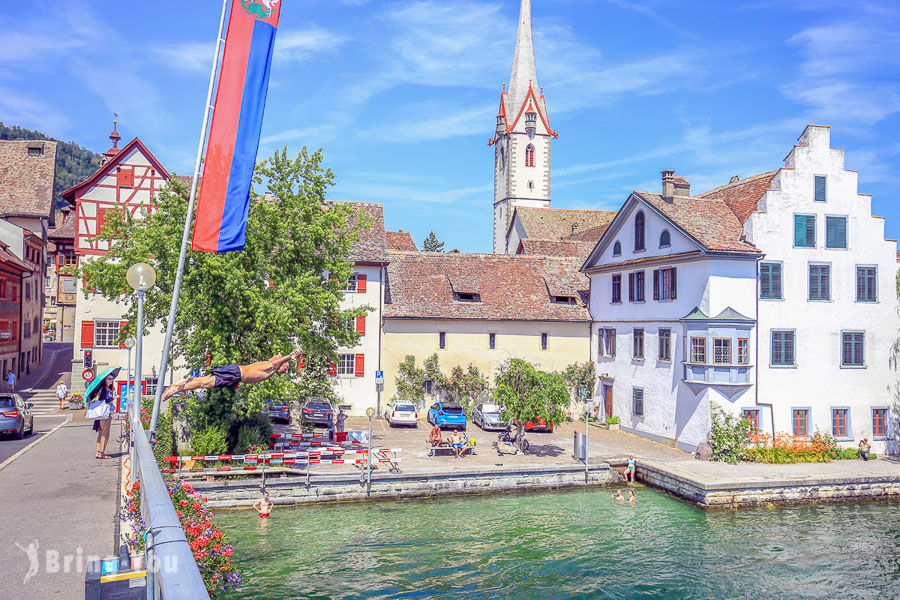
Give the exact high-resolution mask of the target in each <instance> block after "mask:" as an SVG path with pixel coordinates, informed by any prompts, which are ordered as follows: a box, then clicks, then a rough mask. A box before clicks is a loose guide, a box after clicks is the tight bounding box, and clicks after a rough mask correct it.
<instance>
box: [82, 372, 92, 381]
mask: <svg viewBox="0 0 900 600" xmlns="http://www.w3.org/2000/svg"><path fill="white" fill-rule="evenodd" d="M81 378H82V379H84V380H85V381H90V380H91V379H93V378H94V371H93V370H92V369H85V370H84V371H83V372H82V373H81Z"/></svg>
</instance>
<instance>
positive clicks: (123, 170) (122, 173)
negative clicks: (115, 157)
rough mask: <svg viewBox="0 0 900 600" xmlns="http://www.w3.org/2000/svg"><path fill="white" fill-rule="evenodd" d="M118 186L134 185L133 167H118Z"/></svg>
mask: <svg viewBox="0 0 900 600" xmlns="http://www.w3.org/2000/svg"><path fill="white" fill-rule="evenodd" d="M117 175H118V181H119V187H134V167H119V171H118V173H117Z"/></svg>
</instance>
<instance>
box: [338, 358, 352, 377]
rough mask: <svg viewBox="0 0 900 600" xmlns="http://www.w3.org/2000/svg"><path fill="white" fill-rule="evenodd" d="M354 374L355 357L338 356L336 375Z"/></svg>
mask: <svg viewBox="0 0 900 600" xmlns="http://www.w3.org/2000/svg"><path fill="white" fill-rule="evenodd" d="M354 373H356V355H355V354H339V355H338V364H337V374H338V375H353V374H354Z"/></svg>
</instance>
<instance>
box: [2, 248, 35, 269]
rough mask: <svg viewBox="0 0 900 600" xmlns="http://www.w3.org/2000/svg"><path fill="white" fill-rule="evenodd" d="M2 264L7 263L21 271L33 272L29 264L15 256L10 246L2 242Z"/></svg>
mask: <svg viewBox="0 0 900 600" xmlns="http://www.w3.org/2000/svg"><path fill="white" fill-rule="evenodd" d="M0 263H6V264H8V265H10V266H12V267H13V268H15V269H16V270H19V271H23V272H28V273H30V272H32V270H31V267H30V266H28V263H26V262H25V261H24V260H22V259H21V258H19V257H18V256H16V255H15V254H13V251H12V250H10V249H9V244H7V243H5V242H0Z"/></svg>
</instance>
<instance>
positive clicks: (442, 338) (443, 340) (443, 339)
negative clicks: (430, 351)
mask: <svg viewBox="0 0 900 600" xmlns="http://www.w3.org/2000/svg"><path fill="white" fill-rule="evenodd" d="M438 347H439V348H440V349H441V350H443V349H445V348H446V347H447V332H446V331H441V332H439V333H438Z"/></svg>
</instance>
